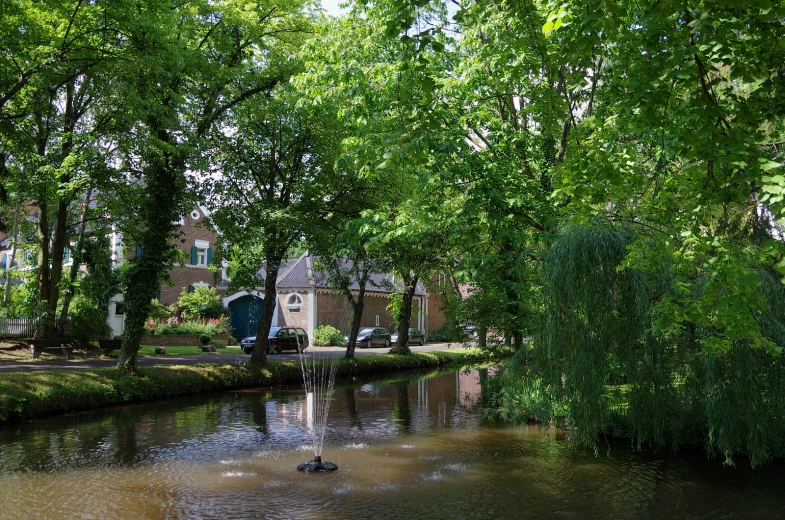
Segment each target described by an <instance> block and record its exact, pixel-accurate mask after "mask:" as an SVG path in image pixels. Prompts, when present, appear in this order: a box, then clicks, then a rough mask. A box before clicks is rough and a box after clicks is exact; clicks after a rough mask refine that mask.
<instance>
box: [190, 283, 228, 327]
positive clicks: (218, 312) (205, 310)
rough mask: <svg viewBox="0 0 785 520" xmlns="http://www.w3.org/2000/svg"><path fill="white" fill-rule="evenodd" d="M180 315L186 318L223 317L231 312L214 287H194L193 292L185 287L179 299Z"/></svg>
mask: <svg viewBox="0 0 785 520" xmlns="http://www.w3.org/2000/svg"><path fill="white" fill-rule="evenodd" d="M177 307H178V308H179V309H180V316H182V317H183V319H186V320H196V319H199V318H205V319H210V318H222V317H224V316H227V315H228V314H229V309H227V308H226V307H224V305H223V302H222V301H221V297H220V296H218V294H216V292H215V288H214V287H194V291H193V292H190V293H189V292H188V291H187V290H185V289H183V292H182V293H181V294H180V298H179V299H178V300H177Z"/></svg>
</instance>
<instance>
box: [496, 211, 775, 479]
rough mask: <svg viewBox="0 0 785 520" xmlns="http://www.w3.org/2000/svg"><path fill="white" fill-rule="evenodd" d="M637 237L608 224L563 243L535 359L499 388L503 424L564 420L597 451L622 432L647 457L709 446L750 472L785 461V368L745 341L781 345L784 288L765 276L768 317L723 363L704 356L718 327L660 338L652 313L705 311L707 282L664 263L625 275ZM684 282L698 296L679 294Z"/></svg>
mask: <svg viewBox="0 0 785 520" xmlns="http://www.w3.org/2000/svg"><path fill="white" fill-rule="evenodd" d="M636 238H638V237H636V234H635V233H634V232H633V231H632V230H631V228H629V227H625V226H612V225H609V224H607V223H598V224H596V225H593V226H572V227H569V228H567V229H565V230H564V231H563V232H562V233H560V234H559V236H558V238H557V240H556V241H555V242H554V244H553V246H552V247H551V249H550V250H549V252H548V256H547V259H546V263H545V273H546V276H545V286H544V291H545V296H546V302H548V307H547V308H546V312H545V327H544V328H543V331H542V333H541V334H539V335H538V336H537V339H536V341H535V346H534V348H533V349H532V351H531V352H530V354H529V355H530V359H529V360H528V361H526V357H525V356H523V355H518V356H517V357H516V358H514V359H513V360H512V361H511V362H510V363H509V364H508V365H507V368H506V370H505V372H506V375H505V376H503V378H502V379H501V380H500V381H499V382H498V383H497V384H498V385H499V386H498V387H497V390H496V399H497V401H496V404H497V406H498V408H497V410H496V413H497V415H498V416H499V417H502V418H505V419H516V420H522V419H524V418H526V417H530V416H536V417H537V418H538V419H540V420H544V421H555V422H563V421H565V420H566V421H568V422H569V424H570V425H571V426H573V427H574V428H573V430H572V431H571V439H572V440H573V441H574V442H575V443H576V444H577V445H579V446H581V447H586V448H590V449H594V450H596V449H597V438H598V435H599V434H600V433H603V432H616V433H620V432H624V434H625V435H628V436H630V437H632V438H633V439H635V441H636V442H637V444H638V445H639V446H642V445H651V446H666V445H668V446H671V447H678V446H680V445H683V444H693V445H694V444H696V443H704V446H705V448H706V449H707V451H708V452H709V453H711V454H715V453H718V454H721V455H723V456H724V457H726V459H727V460H729V461H730V460H732V457H733V455H735V454H744V455H748V456H749V457H750V461H751V463H752V464H753V465H758V464H760V463H762V462H764V461H766V460H767V459H768V458H770V457H772V456H775V457H780V456H783V455H785V441H783V437H782V434H783V432H785V420H784V419H783V417H785V415H784V414H785V402H784V401H783V400H782V398H783V385H782V383H783V381H785V358H783V356H782V355H781V354H779V353H777V354H775V355H772V354H771V353H769V352H768V351H767V350H766V348H764V347H763V346H760V345H758V344H756V343H754V342H753V341H752V340H751V339H749V338H751V337H754V335H755V334H759V335H761V336H762V337H765V338H767V340H768V341H770V342H771V343H773V344H775V345H779V346H781V345H783V344H785V329H784V328H783V325H782V323H785V321H783V320H785V312H784V311H783V307H782V303H783V301H785V287H783V286H782V284H780V283H779V281H778V280H777V279H776V278H775V277H773V276H771V274H770V273H768V272H766V271H762V270H758V271H757V277H758V280H759V286H760V287H761V288H762V289H763V290H762V291H761V294H762V295H763V297H764V298H765V301H766V306H765V310H764V311H763V312H761V313H759V314H758V315H757V317H756V321H755V324H754V327H755V329H756V330H753V331H748V333H747V334H748V335H747V339H738V340H729V344H728V345H727V346H726V347H725V348H724V350H723V351H722V352H721V353H719V352H717V351H713V350H708V349H707V347H706V345H707V343H706V342H705V341H703V340H705V339H706V338H712V337H716V336H717V332H718V328H720V327H721V326H722V324H721V323H708V322H706V323H705V324H702V323H703V322H701V321H700V320H697V319H693V320H690V321H688V322H687V323H684V325H683V326H682V327H681V328H674V327H671V328H662V327H659V328H658V327H657V326H656V323H657V320H660V321H661V320H662V317H661V316H660V314H658V313H657V312H654V311H655V309H657V308H658V307H659V306H660V305H661V302H663V301H671V302H678V301H680V300H681V299H683V298H688V299H689V300H690V301H696V300H697V301H700V300H701V299H702V298H703V294H702V293H703V292H704V291H706V290H707V288H709V287H710V284H709V282H707V281H706V280H704V279H703V277H702V276H698V277H695V276H693V277H691V278H686V279H685V278H680V279H678V280H679V282H678V283H677V279H676V278H674V274H673V271H672V270H671V269H670V266H669V265H667V264H663V265H660V266H659V269H658V270H657V271H643V270H637V269H633V268H631V267H625V268H622V265H623V263H624V260H625V258H626V256H627V253H628V251H629V246H630V244H632V243H634V242H635V241H636ZM638 244H640V242H638ZM750 267H752V266H750ZM687 282H689V283H688V284H687V285H689V286H690V287H692V292H689V291H688V293H687V294H684V293H680V291H681V288H682V287H683V286H684V285H685V284H686V283H687ZM713 297H714V296H713ZM742 311H743V312H746V311H747V309H746V308H744V309H742Z"/></svg>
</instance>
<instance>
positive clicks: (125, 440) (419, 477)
mask: <svg viewBox="0 0 785 520" xmlns="http://www.w3.org/2000/svg"><path fill="white" fill-rule="evenodd" d="M486 378H487V372H477V371H472V372H457V373H448V374H443V373H442V374H436V373H434V374H428V375H418V376H412V375H409V376H400V377H398V378H392V379H388V380H371V379H368V380H365V381H358V382H356V383H355V384H351V385H341V384H340V383H339V384H338V385H337V387H336V390H335V393H334V397H333V402H332V406H331V408H330V413H329V422H328V430H327V435H326V438H325V447H324V452H323V456H324V458H325V459H326V460H329V461H332V462H335V463H336V464H338V467H339V469H338V471H336V472H332V473H322V474H306V473H301V472H298V471H296V469H295V468H296V466H297V465H298V464H300V463H302V462H305V461H307V460H310V459H311V458H312V456H313V453H312V451H311V447H310V444H309V443H310V439H311V436H310V430H309V426H308V414H307V413H306V412H307V404H306V400H305V398H304V396H303V393H302V389H301V387H299V386H298V387H290V388H278V389H275V390H266V389H264V390H263V389H258V390H248V391H239V392H229V393H222V394H212V395H202V396H195V397H189V398H181V399H177V400H171V401H166V402H158V403H145V404H138V405H133V406H124V407H118V408H112V409H106V410H101V411H93V412H86V413H78V414H70V415H67V416H59V417H54V418H49V419H46V420H39V421H35V422H29V423H24V424H16V425H12V426H8V427H5V428H3V429H0V519H17V518H57V519H61V518H100V519H108V518H151V519H159V518H308V519H333V518H334V519H339V518H340V519H354V518H357V519H365V518H402V519H411V518H428V519H438V518H466V519H474V518H478V519H485V518H488V519H497V518H515V519H517V518H581V519H583V518H666V519H669V520H670V519H673V518H785V467H784V466H783V465H782V464H772V465H769V466H766V467H763V468H759V469H756V470H750V469H749V468H748V467H747V465H746V463H744V462H740V463H739V464H738V466H737V467H736V468H728V467H724V466H722V464H721V463H720V462H717V461H708V460H706V458H705V456H703V455H702V454H700V453H693V454H677V455H672V454H670V453H663V452H658V453H654V452H640V451H635V450H633V449H632V448H630V447H629V446H627V445H624V444H609V445H608V446H607V448H608V450H607V451H604V452H603V453H601V454H600V456H597V457H595V456H593V455H581V454H578V453H576V452H575V451H573V450H571V449H570V448H569V446H568V445H567V444H566V442H565V439H564V438H563V435H561V434H559V433H555V432H553V431H549V430H547V429H543V428H540V427H537V426H514V427H513V426H497V425H491V424H487V423H486V422H484V421H483V418H482V410H481V407H480V401H481V397H482V390H483V384H482V382H484V380H485V379H486Z"/></svg>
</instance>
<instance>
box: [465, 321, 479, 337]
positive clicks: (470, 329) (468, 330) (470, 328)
mask: <svg viewBox="0 0 785 520" xmlns="http://www.w3.org/2000/svg"><path fill="white" fill-rule="evenodd" d="M461 330H462V331H463V333H464V334H466V335H467V336H469V337H470V338H473V337H474V336H476V335H477V334H478V333H479V332H480V327H478V326H477V325H474V324H471V323H467V324H465V325H461Z"/></svg>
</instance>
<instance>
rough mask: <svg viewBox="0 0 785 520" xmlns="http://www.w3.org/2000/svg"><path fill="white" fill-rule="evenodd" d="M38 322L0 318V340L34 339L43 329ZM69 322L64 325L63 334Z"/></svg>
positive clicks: (35, 320) (34, 320)
mask: <svg viewBox="0 0 785 520" xmlns="http://www.w3.org/2000/svg"><path fill="white" fill-rule="evenodd" d="M39 323H40V320H37V319H32V320H31V319H27V318H0V338H34V337H35V336H36V333H37V332H38V331H39V330H40V329H41V328H43V324H39ZM70 324H71V320H70V319H68V320H67V321H66V324H65V331H64V333H67V332H68V328H69V325H70Z"/></svg>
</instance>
